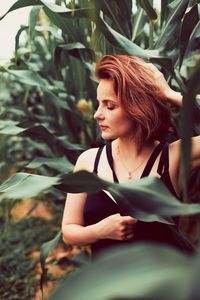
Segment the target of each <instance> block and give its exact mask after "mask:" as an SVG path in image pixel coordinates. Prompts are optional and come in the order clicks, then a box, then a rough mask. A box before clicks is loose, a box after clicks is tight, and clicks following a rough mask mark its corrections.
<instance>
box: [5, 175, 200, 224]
mask: <svg viewBox="0 0 200 300" xmlns="http://www.w3.org/2000/svg"><path fill="white" fill-rule="evenodd" d="M52 186H54V187H55V188H57V189H59V190H62V191H64V192H66V193H67V192H70V193H80V192H87V193H94V192H98V191H100V190H106V191H108V192H110V193H111V195H112V196H113V197H114V198H115V200H116V201H117V203H118V205H119V207H120V208H121V209H122V210H123V212H124V213H125V214H129V215H131V216H133V217H136V218H138V219H139V220H142V221H146V222H152V221H160V222H163V223H171V221H169V220H168V219H166V218H165V217H170V216H179V215H191V214H197V213H199V212H200V205H199V204H183V203H181V202H180V201H178V200H177V199H176V198H175V197H173V196H172V195H171V194H170V192H169V190H168V189H167V188H166V187H165V186H164V184H163V183H162V182H161V180H159V179H158V178H154V177H147V178H143V179H141V180H139V181H138V182H135V183H134V184H133V183H131V184H130V183H124V184H115V183H112V182H108V181H105V180H102V179H100V178H98V177H97V176H96V175H94V174H92V173H89V172H86V171H80V172H77V173H74V174H68V175H64V174H63V175H61V176H59V177H58V176H57V177H48V176H40V175H33V174H29V173H17V174H16V175H14V178H13V177H11V178H10V179H8V181H6V182H5V183H3V184H2V185H1V186H0V191H1V192H4V194H5V195H4V196H5V197H8V198H14V199H20V198H23V197H25V198H26V197H34V196H36V195H37V194H38V193H41V192H42V191H44V190H46V189H47V188H50V187H52ZM160 216H161V217H162V218H160Z"/></svg>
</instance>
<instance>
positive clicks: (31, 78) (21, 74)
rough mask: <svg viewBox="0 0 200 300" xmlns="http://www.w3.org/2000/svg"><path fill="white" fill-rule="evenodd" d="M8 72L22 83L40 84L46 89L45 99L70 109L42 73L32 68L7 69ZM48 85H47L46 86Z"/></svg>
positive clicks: (57, 105) (55, 105)
mask: <svg viewBox="0 0 200 300" xmlns="http://www.w3.org/2000/svg"><path fill="white" fill-rule="evenodd" d="M5 70H6V71H7V72H8V73H10V74H12V75H13V76H15V77H16V78H17V80H18V81H19V82H21V83H24V84H28V85H31V86H38V87H40V88H41V89H43V90H44V100H45V101H48V102H51V103H54V108H55V107H59V108H64V109H66V110H70V111H71V109H70V107H69V106H68V104H67V102H64V101H62V100H61V99H59V98H58V97H57V96H56V95H55V94H54V93H53V92H51V91H50V90H49V89H48V86H47V85H48V84H47V82H46V80H44V79H43V78H42V77H41V76H40V75H38V74H37V73H36V72H34V71H30V70H10V69H5ZM46 86H47V87H46Z"/></svg>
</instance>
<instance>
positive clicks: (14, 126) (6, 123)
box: [0, 120, 24, 135]
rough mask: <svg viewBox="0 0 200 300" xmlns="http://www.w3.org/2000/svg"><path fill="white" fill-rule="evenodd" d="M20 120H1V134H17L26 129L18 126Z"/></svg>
mask: <svg viewBox="0 0 200 300" xmlns="http://www.w3.org/2000/svg"><path fill="white" fill-rule="evenodd" d="M18 124H19V122H16V121H12V120H0V134H8V135H16V134H20V133H21V132H23V131H24V128H22V127H20V126H18Z"/></svg>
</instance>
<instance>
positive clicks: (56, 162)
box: [26, 157, 74, 173]
mask: <svg viewBox="0 0 200 300" xmlns="http://www.w3.org/2000/svg"><path fill="white" fill-rule="evenodd" d="M41 166H47V167H49V168H52V169H54V170H57V171H59V172H60V173H68V172H71V171H72V170H73V167H74V166H73V164H72V163H70V161H69V160H67V159H66V158H65V157H61V158H46V157H38V158H35V159H34V160H33V161H32V162H30V163H29V164H28V165H26V168H30V169H37V168H40V167H41Z"/></svg>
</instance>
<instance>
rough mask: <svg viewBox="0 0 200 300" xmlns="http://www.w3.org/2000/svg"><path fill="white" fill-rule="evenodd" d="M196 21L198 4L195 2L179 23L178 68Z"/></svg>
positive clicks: (197, 18)
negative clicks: (180, 23)
mask: <svg viewBox="0 0 200 300" xmlns="http://www.w3.org/2000/svg"><path fill="white" fill-rule="evenodd" d="M198 21H199V16H198V6H197V4H196V5H194V6H193V7H192V8H191V9H190V10H189V12H187V13H186V14H185V15H184V18H183V22H182V25H181V33H180V39H179V51H180V56H179V68H180V67H181V65H182V62H183V57H184V54H185V51H186V49H187V47H188V44H189V45H190V41H189V39H190V35H191V33H192V31H193V30H194V28H195V26H196V25H197V23H198Z"/></svg>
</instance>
